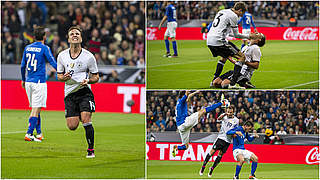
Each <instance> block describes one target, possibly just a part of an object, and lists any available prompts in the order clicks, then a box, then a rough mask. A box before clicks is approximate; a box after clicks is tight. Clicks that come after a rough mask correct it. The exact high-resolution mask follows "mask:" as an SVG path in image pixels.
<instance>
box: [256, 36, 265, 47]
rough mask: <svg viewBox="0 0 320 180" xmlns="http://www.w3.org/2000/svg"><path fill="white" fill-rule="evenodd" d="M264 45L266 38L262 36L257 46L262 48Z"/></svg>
mask: <svg viewBox="0 0 320 180" xmlns="http://www.w3.org/2000/svg"><path fill="white" fill-rule="evenodd" d="M265 43H266V36H265V35H264V34H263V35H262V38H261V40H260V41H259V42H258V46H259V47H262V46H264V44H265Z"/></svg>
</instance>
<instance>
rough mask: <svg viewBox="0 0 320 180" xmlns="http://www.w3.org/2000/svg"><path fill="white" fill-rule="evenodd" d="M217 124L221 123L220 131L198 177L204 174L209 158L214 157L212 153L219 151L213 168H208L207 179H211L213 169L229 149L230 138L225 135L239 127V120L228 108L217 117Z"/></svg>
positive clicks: (231, 109)
mask: <svg viewBox="0 0 320 180" xmlns="http://www.w3.org/2000/svg"><path fill="white" fill-rule="evenodd" d="M217 122H221V129H220V131H219V134H218V137H217V139H216V141H215V143H214V145H213V146H212V149H211V151H210V152H209V153H208V154H207V156H206V158H205V160H204V162H203V165H202V167H201V169H200V172H199V174H200V176H202V175H203V172H204V170H205V168H206V165H207V163H208V162H209V160H210V158H211V157H212V156H213V155H214V153H215V152H216V151H219V153H218V157H217V158H216V159H215V161H214V163H213V166H212V167H211V168H210V170H209V173H208V177H211V176H212V172H213V170H214V168H215V167H216V166H217V165H218V164H219V163H220V161H221V158H222V156H223V154H224V153H226V152H227V150H228V148H229V145H230V143H231V140H232V137H231V136H227V134H226V133H227V132H228V131H229V130H230V129H233V128H234V127H236V126H238V125H239V119H238V118H237V117H236V116H235V115H234V107H233V106H229V107H228V108H227V109H226V113H223V114H221V115H220V116H219V117H218V119H217Z"/></svg>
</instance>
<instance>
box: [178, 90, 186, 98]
mask: <svg viewBox="0 0 320 180" xmlns="http://www.w3.org/2000/svg"><path fill="white" fill-rule="evenodd" d="M185 94H186V91H184V90H183V91H179V99H180V98H182V97H183V96H184V95H185Z"/></svg>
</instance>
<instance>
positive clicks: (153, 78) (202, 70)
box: [147, 40, 319, 89]
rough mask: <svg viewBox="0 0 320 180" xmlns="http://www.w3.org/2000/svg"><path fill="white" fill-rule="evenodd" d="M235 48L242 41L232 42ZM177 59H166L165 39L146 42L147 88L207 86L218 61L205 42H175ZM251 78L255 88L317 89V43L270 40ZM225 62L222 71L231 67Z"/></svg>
mask: <svg viewBox="0 0 320 180" xmlns="http://www.w3.org/2000/svg"><path fill="white" fill-rule="evenodd" d="M233 43H235V44H236V45H237V46H238V47H240V46H241V43H242V41H233ZM177 44H178V45H177V46H178V54H179V57H178V58H165V57H163V55H164V54H165V45H164V41H148V42H147V78H148V80H147V88H148V89H209V84H210V82H211V80H212V78H213V74H214V72H215V69H216V65H217V61H218V60H219V59H220V57H212V55H211V52H210V50H209V49H208V47H207V46H206V41H193V40H188V41H187V40H184V41H183V40H181V41H177ZM171 49H172V46H171ZM261 52H262V58H261V62H260V67H259V69H258V70H256V71H255V72H254V74H253V77H252V80H251V81H252V83H253V84H254V85H255V86H256V87H257V89H318V87H319V42H318V41H276V40H269V41H267V42H266V44H265V46H264V47H262V48H261ZM233 67H234V65H233V64H232V63H231V62H227V63H226V64H225V66H224V69H223V72H222V74H223V73H225V72H227V71H229V70H231V69H233Z"/></svg>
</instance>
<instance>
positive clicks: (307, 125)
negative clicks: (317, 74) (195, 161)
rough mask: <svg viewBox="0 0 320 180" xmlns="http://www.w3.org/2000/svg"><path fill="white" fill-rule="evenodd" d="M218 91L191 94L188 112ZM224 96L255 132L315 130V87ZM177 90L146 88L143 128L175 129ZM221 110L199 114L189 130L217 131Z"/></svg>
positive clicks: (214, 98) (216, 95)
mask: <svg viewBox="0 0 320 180" xmlns="http://www.w3.org/2000/svg"><path fill="white" fill-rule="evenodd" d="M220 94H221V93H220V92H217V91H203V92H201V93H200V94H199V95H196V96H194V97H193V99H192V102H191V103H190V104H191V105H190V106H189V113H193V112H196V111H197V110H199V109H201V108H204V107H207V106H208V105H210V104H212V103H217V102H219V100H220ZM224 94H225V97H226V98H227V99H228V100H229V101H230V103H231V105H232V106H234V107H235V115H236V116H237V117H238V118H239V119H240V123H243V122H244V121H246V120H250V121H252V122H254V129H255V130H256V131H257V132H258V133H265V131H266V129H271V130H273V131H274V133H275V134H279V135H284V134H319V128H318V127H319V92H318V91H229V92H226V93H224ZM177 97H178V92H177V91H148V92H147V111H146V112H147V116H146V121H147V132H165V131H176V130H177V127H176V124H175V105H176V101H177ZM223 112H224V110H223V109H221V108H217V109H216V110H215V111H213V112H210V113H208V114H207V115H206V116H204V117H203V118H201V122H200V123H198V124H197V125H196V126H195V127H193V129H192V132H218V131H219V130H220V123H219V122H217V117H219V115H220V114H222V113H223Z"/></svg>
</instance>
